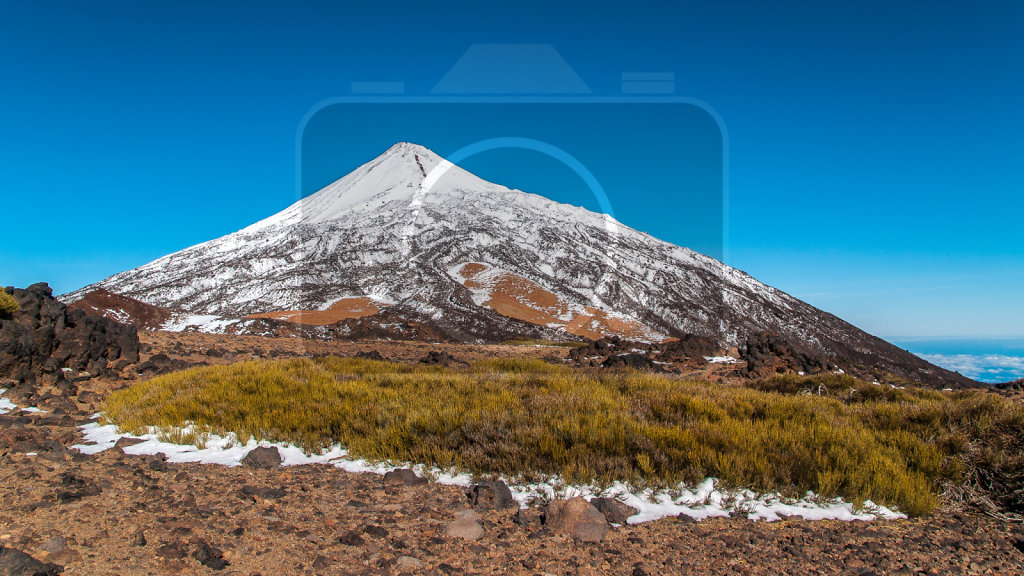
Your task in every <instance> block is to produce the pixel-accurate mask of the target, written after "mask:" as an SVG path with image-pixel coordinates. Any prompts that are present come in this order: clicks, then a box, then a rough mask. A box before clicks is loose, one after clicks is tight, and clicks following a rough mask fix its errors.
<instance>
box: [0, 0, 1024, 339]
mask: <svg viewBox="0 0 1024 576" xmlns="http://www.w3.org/2000/svg"><path fill="white" fill-rule="evenodd" d="M364 4H366V5H365V6H359V7H352V6H350V5H348V3H341V2H337V3H326V2H308V3H304V4H303V8H296V7H292V6H289V5H288V4H286V3H283V2H280V3H260V2H245V3H241V2H239V3H236V4H235V3H228V2H212V3H209V2H173V3H172V2H126V1H106V2H94V3H84V2H71V1H68V2H48V1H38V2H2V3H0V51H2V54H3V57H2V58H0V191H2V192H0V193H2V194H3V206H4V208H3V216H2V222H3V230H4V232H5V234H4V238H5V240H4V242H3V243H2V245H0V283H2V284H15V285H24V284H28V283H31V282H34V281H38V280H46V281H49V282H50V283H51V284H52V285H53V286H54V287H55V289H56V290H57V291H58V292H63V291H68V290H72V289H74V288H77V287H79V286H81V285H84V284H86V283H89V282H92V281H95V280H98V279H100V278H103V277H105V276H107V275H109V274H112V273H115V272H118V271H121V270H124V269H127V268H131V267H134V266H137V265H140V264H143V263H145V262H147V261H149V260H152V259H154V258H156V257H159V256H161V255H164V254H166V253H169V252H172V251H174V250H178V249H181V248H184V247H186V246H189V245H192V244H195V243H198V242H201V241H204V240H208V239H210V238H214V237H217V236H220V235H223V234H226V233H230V232H233V231H235V230H237V229H239V228H241V227H243V226H245V225H247V224H249V223H251V222H253V221H255V220H258V219H260V218H262V217H265V216H267V215H269V214H271V213H273V212H276V211H277V210H279V209H281V208H283V207H284V206H286V205H287V204H289V203H290V202H292V201H293V200H294V198H295V196H296V185H295V182H296V175H295V172H296V162H295V153H296V150H295V146H296V130H297V128H298V126H299V124H300V121H301V120H302V118H303V116H304V115H305V114H306V113H307V112H308V111H309V110H310V109H311V108H312V107H313V106H314V105H316V104H317V103H318V102H320V101H322V100H324V99H326V98H331V97H336V96H344V95H346V94H349V92H350V84H351V82H353V81H404V82H405V87H406V94H407V95H426V94H429V92H430V90H431V89H432V88H433V87H434V86H435V85H436V84H437V82H438V80H439V79H440V78H441V77H442V76H443V75H444V74H445V72H446V71H447V70H448V69H449V68H450V67H451V66H452V64H453V63H454V62H455V61H456V60H457V59H458V58H459V56H460V55H461V54H462V53H463V52H464V51H465V50H466V49H467V48H468V47H469V46H470V45H471V44H474V43H495V42H509V43H522V42H529V43H550V44H552V45H553V46H554V47H555V48H557V50H558V51H559V52H560V53H561V55H562V56H563V57H564V58H565V60H566V61H567V62H568V63H569V64H570V65H571V66H572V67H573V68H574V69H575V70H576V72H577V73H578V74H579V76H580V78H581V79H582V80H583V81H584V82H585V83H586V84H587V85H588V86H589V87H590V88H591V90H592V91H593V93H594V94H595V95H608V96H614V95H617V94H619V93H620V80H621V73H623V72H651V71H654V72H674V73H675V93H676V94H677V95H679V96H689V97H693V98H698V99H700V100H703V101H704V102H707V103H708V104H709V105H710V106H711V107H713V108H714V109H715V110H716V111H717V112H718V114H719V115H720V116H721V118H722V119H723V120H724V122H725V125H726V127H727V130H728V138H729V140H728V141H729V150H728V158H729V175H728V181H729V194H730V205H729V222H728V230H729V237H728V245H729V252H728V258H727V260H728V263H729V264H732V265H734V266H736V267H738V268H741V269H743V270H746V271H747V272H749V273H751V274H753V275H754V276H755V277H757V278H759V279H761V280H763V281H765V282H768V283H770V284H772V285H775V286H777V287H779V288H781V289H783V290H785V291H787V292H790V293H792V294H794V295H796V296H798V297H801V298H804V299H806V300H808V301H809V302H811V303H812V304H815V305H817V306H819V307H822V308H824V309H826V310H829V311H831V312H833V313H836V314H838V315H839V316H841V317H843V318H846V319H847V320H850V321H852V322H853V323H855V324H857V325H859V326H861V327H863V328H865V329H867V330H868V331H870V332H873V333H876V334H879V335H882V336H887V337H900V336H902V337H909V336H915V337H922V336H1010V335H1021V334H1022V332H1024V297H1022V296H1024V289H1022V288H1021V286H1024V264H1022V262H1024V234H1022V232H1021V220H1022V214H1024V200H1022V198H1021V196H1022V194H1021V192H1022V191H1024V168H1022V166H1024V141H1022V137H1021V134H1024V108H1022V106H1021V104H1020V102H1021V100H1022V98H1021V94H1022V92H1024V90H1022V89H1024V40H1022V39H1021V37H1022V34H1021V33H1020V31H1021V30H1022V29H1024V3H1020V2H1013V1H1008V2H980V3H979V2H962V3H961V2H943V3H934V2H899V3H891V2H874V1H868V2H856V3H842V4H841V5H838V4H837V3H824V2H771V3H764V2H744V3H734V2H702V3H696V2H690V3H686V5H685V6H675V7H671V8H668V7H666V6H664V4H667V3H658V4H660V5H655V4H654V3H652V4H651V5H650V6H645V5H643V4H640V3H635V2H634V3H628V4H626V5H622V6H620V7H618V8H608V9H600V8H598V7H597V6H595V5H592V4H588V5H561V4H559V3H552V2H543V3H532V2H516V3H502V4H494V5H488V4H481V3H475V4H473V5H466V6H463V7H461V8H459V9H451V10H444V9H443V8H441V5H440V4H437V3H423V2H416V3H398V2H378V3H364ZM374 152H376V151H374ZM371 155H372V153H371ZM366 159H368V158H366ZM345 162H351V159H346V160H345ZM513 184H514V183H513ZM620 217H622V219H623V220H625V221H626V222H627V224H630V225H632V226H634V227H636V228H640V229H645V230H650V231H652V232H655V233H656V235H661V236H671V234H670V233H658V232H657V231H661V230H671V229H672V226H677V227H678V222H679V221H680V220H681V219H683V218H684V216H681V215H680V213H679V212H678V211H675V210H663V209H662V210H649V211H647V212H646V215H645V214H642V213H641V214H640V215H639V216H637V215H630V217H629V218H627V217H625V216H622V215H620ZM640 218H642V219H643V221H640V220H639V219H640ZM669 239H671V238H669Z"/></svg>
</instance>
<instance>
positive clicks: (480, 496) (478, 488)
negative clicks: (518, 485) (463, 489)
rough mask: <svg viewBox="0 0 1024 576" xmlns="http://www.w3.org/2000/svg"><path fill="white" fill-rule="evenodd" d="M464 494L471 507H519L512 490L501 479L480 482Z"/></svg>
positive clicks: (500, 508)
mask: <svg viewBox="0 0 1024 576" xmlns="http://www.w3.org/2000/svg"><path fill="white" fill-rule="evenodd" d="M466 495H467V496H468V497H469V501H470V503H471V504H472V505H473V507H474V508H479V509H480V510H504V509H506V508H518V507H519V504H518V503H517V502H516V501H515V499H513V498H512V491H511V490H509V489H508V486H506V485H505V483H504V482H501V481H494V482H481V483H479V484H476V485H474V486H473V487H472V488H470V489H469V492H467V494H466Z"/></svg>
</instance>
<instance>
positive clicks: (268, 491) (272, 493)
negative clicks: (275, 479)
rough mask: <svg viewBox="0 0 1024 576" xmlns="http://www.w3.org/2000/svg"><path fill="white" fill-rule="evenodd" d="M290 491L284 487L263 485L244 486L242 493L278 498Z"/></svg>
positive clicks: (272, 498) (269, 498) (271, 498)
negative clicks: (266, 486) (265, 486)
mask: <svg viewBox="0 0 1024 576" xmlns="http://www.w3.org/2000/svg"><path fill="white" fill-rule="evenodd" d="M287 493H288V492H287V491H286V490H285V489H284V488H264V487H262V486H250V485H248V484H246V485H245V486H242V494H244V495H246V496H257V497H259V498H263V499H264V500H277V499H279V498H284V495H285V494H287Z"/></svg>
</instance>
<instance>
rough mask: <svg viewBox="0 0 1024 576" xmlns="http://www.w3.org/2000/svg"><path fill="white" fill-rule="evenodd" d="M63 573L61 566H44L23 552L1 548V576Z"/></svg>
mask: <svg viewBox="0 0 1024 576" xmlns="http://www.w3.org/2000/svg"><path fill="white" fill-rule="evenodd" d="M63 571H64V567H63V566H61V565H59V564H44V563H42V562H40V561H39V560H36V559H35V558H33V557H31V556H29V555H28V554H25V553H24V552H22V551H21V550H15V549H13V548H5V547H3V546H0V574H3V575H4V576H56V575H57V574H60V573H61V572H63Z"/></svg>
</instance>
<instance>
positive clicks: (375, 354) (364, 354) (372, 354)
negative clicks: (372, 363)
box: [356, 350, 384, 360]
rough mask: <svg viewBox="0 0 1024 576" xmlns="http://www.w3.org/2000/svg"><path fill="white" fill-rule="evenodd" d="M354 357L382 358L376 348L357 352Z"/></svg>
mask: <svg viewBox="0 0 1024 576" xmlns="http://www.w3.org/2000/svg"><path fill="white" fill-rule="evenodd" d="M356 358H366V359H367V360H384V357H383V356H381V354H380V352H378V351H376V350H370V351H368V352H357V353H356Z"/></svg>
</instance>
